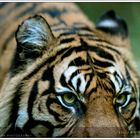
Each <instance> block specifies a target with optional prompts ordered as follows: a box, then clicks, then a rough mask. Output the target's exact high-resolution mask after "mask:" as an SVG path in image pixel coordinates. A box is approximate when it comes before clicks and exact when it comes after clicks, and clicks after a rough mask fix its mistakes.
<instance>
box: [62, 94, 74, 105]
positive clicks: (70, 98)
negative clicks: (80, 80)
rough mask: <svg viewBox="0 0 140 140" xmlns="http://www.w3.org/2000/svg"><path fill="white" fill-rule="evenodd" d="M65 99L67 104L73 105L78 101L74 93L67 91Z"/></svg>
mask: <svg viewBox="0 0 140 140" xmlns="http://www.w3.org/2000/svg"><path fill="white" fill-rule="evenodd" d="M63 101H64V103H65V104H67V105H71V104H73V103H74V102H75V101H76V97H75V95H74V94H71V93H65V94H64V95H63Z"/></svg>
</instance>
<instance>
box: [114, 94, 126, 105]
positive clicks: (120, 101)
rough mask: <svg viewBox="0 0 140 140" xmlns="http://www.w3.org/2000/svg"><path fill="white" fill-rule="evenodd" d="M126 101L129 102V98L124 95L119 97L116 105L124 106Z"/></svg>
mask: <svg viewBox="0 0 140 140" xmlns="http://www.w3.org/2000/svg"><path fill="white" fill-rule="evenodd" d="M126 101H127V96H126V95H124V94H121V95H119V96H118V97H117V98H116V100H115V102H116V104H117V105H119V106H122V105H124V104H125V102H126Z"/></svg>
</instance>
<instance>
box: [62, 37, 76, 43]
mask: <svg viewBox="0 0 140 140" xmlns="http://www.w3.org/2000/svg"><path fill="white" fill-rule="evenodd" d="M72 41H74V38H65V39H62V40H61V41H60V44H64V43H71V42H72Z"/></svg>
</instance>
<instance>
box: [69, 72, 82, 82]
mask: <svg viewBox="0 0 140 140" xmlns="http://www.w3.org/2000/svg"><path fill="white" fill-rule="evenodd" d="M79 73H80V72H79V70H76V71H75V72H73V73H72V75H71V76H70V80H69V81H71V79H73V78H74V77H75V76H76V75H78V74H79Z"/></svg>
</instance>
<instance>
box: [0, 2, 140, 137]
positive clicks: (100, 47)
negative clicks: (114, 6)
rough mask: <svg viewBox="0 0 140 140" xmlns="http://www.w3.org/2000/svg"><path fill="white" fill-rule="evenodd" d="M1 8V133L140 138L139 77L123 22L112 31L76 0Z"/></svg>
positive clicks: (21, 135) (19, 4) (8, 4)
mask: <svg viewBox="0 0 140 140" xmlns="http://www.w3.org/2000/svg"><path fill="white" fill-rule="evenodd" d="M0 7H1V8H0V18H1V19H3V20H2V22H1V23H0V27H1V29H0V34H1V38H0V42H1V47H0V86H1V91H0V135H1V136H2V137H138V136H139V135H138V130H139V129H140V127H139V116H140V114H139V75H138V73H137V71H136V68H135V64H133V63H134V60H133V56H132V54H131V46H130V43H129V38H128V36H127V34H126V33H125V34H124V31H122V30H121V31H120V32H118V31H117V33H116V31H115V33H114V32H110V30H111V31H112V28H113V29H114V27H115V28H116V26H117V25H118V24H114V22H113V26H112V25H111V29H110V30H109V31H108V32H106V31H105V30H104V28H105V29H106V26H107V27H108V25H109V24H106V23H107V22H105V23H103V22H102V24H98V26H95V25H94V24H92V23H91V21H90V20H89V19H88V18H87V17H86V16H85V15H84V14H83V13H82V11H81V10H80V9H79V8H78V7H77V6H76V5H75V4H73V3H61V4H58V3H1V4H0ZM13 9H14V10H13ZM112 16H113V17H115V15H114V13H113V14H112ZM5 17H6V18H5ZM102 21H104V20H102ZM115 23H117V21H115ZM109 26H110V25H109ZM101 27H104V28H101ZM14 36H15V37H14ZM124 54H125V55H124Z"/></svg>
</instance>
